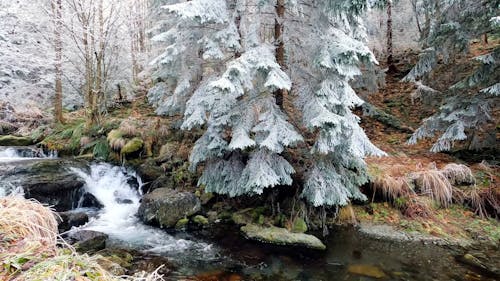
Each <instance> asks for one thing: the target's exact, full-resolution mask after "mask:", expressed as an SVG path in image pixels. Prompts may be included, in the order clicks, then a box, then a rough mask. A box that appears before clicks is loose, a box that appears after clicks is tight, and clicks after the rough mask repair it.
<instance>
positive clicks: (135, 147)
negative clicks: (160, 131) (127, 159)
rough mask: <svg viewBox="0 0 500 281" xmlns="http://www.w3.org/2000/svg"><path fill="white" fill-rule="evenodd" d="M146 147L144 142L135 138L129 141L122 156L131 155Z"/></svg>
mask: <svg viewBox="0 0 500 281" xmlns="http://www.w3.org/2000/svg"><path fill="white" fill-rule="evenodd" d="M143 146H144V141H143V140H142V139H140V138H133V139H131V140H129V141H128V142H127V143H126V144H125V146H124V147H123V148H122V150H121V154H123V155H129V154H132V153H135V152H138V151H139V150H141V149H142V147H143Z"/></svg>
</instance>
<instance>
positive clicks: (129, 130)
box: [119, 118, 140, 137]
mask: <svg viewBox="0 0 500 281" xmlns="http://www.w3.org/2000/svg"><path fill="white" fill-rule="evenodd" d="M138 127H139V125H138V124H137V121H136V120H133V119H131V118H128V119H125V120H123V121H122V122H121V124H120V128H119V129H120V131H121V132H123V134H124V135H125V136H128V137H135V136H138V135H139V134H140V130H139V128H138Z"/></svg>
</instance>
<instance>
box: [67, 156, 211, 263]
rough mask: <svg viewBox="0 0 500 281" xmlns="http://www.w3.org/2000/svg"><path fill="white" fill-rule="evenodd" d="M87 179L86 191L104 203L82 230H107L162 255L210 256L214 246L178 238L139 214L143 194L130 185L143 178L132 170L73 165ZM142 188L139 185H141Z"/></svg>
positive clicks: (114, 238)
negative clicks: (184, 253) (190, 253)
mask: <svg viewBox="0 0 500 281" xmlns="http://www.w3.org/2000/svg"><path fill="white" fill-rule="evenodd" d="M71 169H72V170H73V172H75V173H76V174H78V175H79V176H80V177H81V178H83V179H84V180H85V183H86V185H85V190H86V191H87V192H88V193H91V194H92V195H94V197H96V198H97V200H99V201H100V202H101V204H102V205H103V206H104V207H103V209H102V210H101V211H100V212H99V215H98V216H97V217H96V218H94V219H91V220H90V221H89V223H87V224H86V225H85V226H83V227H81V228H80V229H88V230H95V231H99V232H103V233H106V234H108V235H109V236H110V238H112V239H113V240H119V241H121V242H124V243H126V244H128V245H129V246H132V247H134V248H137V249H140V250H145V251H151V252H155V253H161V254H167V255H169V254H175V253H182V252H185V251H187V252H192V251H195V252H198V253H200V254H203V255H205V254H208V255H210V253H211V252H213V250H212V247H211V245H209V244H207V243H203V242H195V241H191V240H187V239H179V238H175V237H173V236H171V235H169V234H168V233H166V232H165V231H163V230H161V229H158V228H154V227H151V226H147V225H144V224H143V223H142V222H141V221H140V220H139V219H138V218H137V216H136V214H137V210H138V209H139V204H140V198H141V194H140V193H139V192H138V190H137V189H135V188H134V187H132V186H131V185H130V184H129V181H130V180H134V179H137V181H138V183H139V186H140V185H141V184H142V183H141V181H140V178H139V177H137V176H136V175H135V173H133V172H131V171H127V170H125V169H124V168H122V167H117V166H112V165H109V164H104V163H101V164H92V165H91V167H90V172H87V171H83V170H80V169H76V168H71ZM139 190H140V188H139Z"/></svg>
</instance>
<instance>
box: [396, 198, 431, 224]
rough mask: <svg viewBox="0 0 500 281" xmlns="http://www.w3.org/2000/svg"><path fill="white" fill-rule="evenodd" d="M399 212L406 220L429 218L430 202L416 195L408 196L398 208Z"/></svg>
mask: <svg viewBox="0 0 500 281" xmlns="http://www.w3.org/2000/svg"><path fill="white" fill-rule="evenodd" d="M400 209H401V212H402V213H403V215H405V216H406V217H408V218H412V219H415V218H431V217H432V214H433V212H432V202H430V201H429V199H428V198H426V197H423V196H418V195H416V194H414V195H412V196H409V197H408V198H407V200H406V201H405V202H404V204H402V205H401V207H400Z"/></svg>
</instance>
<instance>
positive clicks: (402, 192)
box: [371, 176, 414, 202]
mask: <svg viewBox="0 0 500 281" xmlns="http://www.w3.org/2000/svg"><path fill="white" fill-rule="evenodd" d="M371 186H372V189H373V197H372V201H373V200H374V197H375V194H376V193H379V194H381V195H382V197H383V198H384V199H386V200H390V201H392V202H394V200H396V199H397V198H400V197H406V196H409V195H410V194H412V193H414V192H413V190H412V188H411V186H410V183H409V182H408V178H407V177H391V176H381V177H377V178H375V179H373V180H372V184H371Z"/></svg>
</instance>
